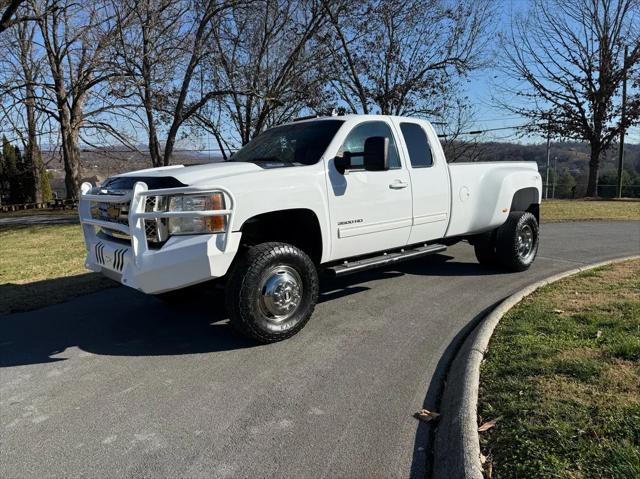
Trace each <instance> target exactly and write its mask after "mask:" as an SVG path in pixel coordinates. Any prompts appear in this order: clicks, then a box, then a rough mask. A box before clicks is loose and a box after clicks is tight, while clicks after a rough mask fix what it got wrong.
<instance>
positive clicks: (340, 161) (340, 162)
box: [333, 151, 351, 175]
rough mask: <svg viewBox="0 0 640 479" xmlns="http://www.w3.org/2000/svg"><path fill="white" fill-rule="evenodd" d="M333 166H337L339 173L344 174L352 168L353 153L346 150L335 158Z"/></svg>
mask: <svg viewBox="0 0 640 479" xmlns="http://www.w3.org/2000/svg"><path fill="white" fill-rule="evenodd" d="M333 166H335V167H336V170H338V173H340V174H341V175H344V172H345V171H347V170H348V169H349V168H351V155H350V154H349V152H348V151H345V152H344V153H343V154H342V156H336V157H335V158H334V159H333Z"/></svg>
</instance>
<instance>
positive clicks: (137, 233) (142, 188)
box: [78, 181, 235, 265]
mask: <svg viewBox="0 0 640 479" xmlns="http://www.w3.org/2000/svg"><path fill="white" fill-rule="evenodd" d="M92 189H93V186H92V185H91V183H83V184H82V186H81V187H80V191H81V193H82V194H81V196H80V204H79V207H78V210H79V214H80V223H81V224H82V227H83V230H84V234H85V237H86V236H88V235H89V234H90V233H91V230H92V229H93V227H94V226H98V227H101V228H107V229H110V230H115V231H119V232H121V233H123V234H126V235H129V236H130V237H131V249H132V253H133V259H134V263H135V264H136V265H138V263H139V261H140V258H141V257H142V256H143V255H145V254H146V253H147V252H148V251H149V245H148V243H147V235H146V231H145V227H144V220H150V219H155V220H157V219H160V218H172V217H183V218H185V217H186V218H195V217H199V216H225V217H226V218H227V227H226V229H225V231H224V233H220V234H223V235H224V236H223V240H222V251H223V252H225V253H226V252H228V248H229V235H230V234H231V232H232V231H233V217H234V210H235V198H234V197H233V194H232V193H231V192H230V191H229V190H228V189H226V188H223V187H222V186H213V187H206V188H199V187H191V186H187V187H180V188H162V189H156V190H150V189H148V186H147V184H146V183H144V182H142V181H138V182H137V183H136V184H135V185H134V186H133V190H131V191H130V192H129V193H127V194H125V195H108V194H106V195H96V194H91V193H90V192H91V190H92ZM206 193H222V194H223V195H224V196H225V204H226V205H228V207H227V209H224V210H205V211H145V206H146V198H147V197H148V196H174V195H187V194H206ZM92 202H97V203H126V202H129V204H130V206H129V214H128V224H121V223H115V222H110V221H104V220H99V219H96V218H93V217H92V215H91V203H92Z"/></svg>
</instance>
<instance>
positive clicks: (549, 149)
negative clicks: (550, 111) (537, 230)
mask: <svg viewBox="0 0 640 479" xmlns="http://www.w3.org/2000/svg"><path fill="white" fill-rule="evenodd" d="M550 160H551V119H549V124H548V126H547V175H546V178H545V180H544V184H545V188H544V199H545V200H548V199H549V162H550Z"/></svg>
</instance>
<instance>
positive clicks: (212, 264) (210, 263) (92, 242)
mask: <svg viewBox="0 0 640 479" xmlns="http://www.w3.org/2000/svg"><path fill="white" fill-rule="evenodd" d="M90 190H91V185H90V184H84V185H83V187H82V196H81V200H80V205H79V213H80V222H81V224H82V229H83V233H84V239H85V244H86V247H87V258H86V261H85V266H86V267H87V268H88V269H90V270H92V271H95V272H99V273H102V274H104V275H105V276H107V277H109V278H112V279H114V280H116V281H119V282H120V283H122V284H124V285H126V286H130V287H132V288H135V289H138V290H140V291H143V292H145V293H150V294H157V293H163V292H166V291H171V290H175V289H180V288H183V287H186V286H190V285H192V284H196V283H200V282H203V281H207V280H209V279H212V278H218V277H220V276H223V275H224V274H226V272H227V270H228V269H229V266H230V265H231V262H232V261H233V258H234V256H235V253H236V252H237V250H238V247H239V244H240V238H241V235H242V233H240V232H236V233H232V232H231V231H233V230H232V227H233V206H234V199H233V196H232V195H231V193H230V192H228V191H227V190H226V189H224V188H208V189H206V190H204V189H195V188H167V189H163V190H148V189H147V187H146V185H145V184H144V183H142V182H139V183H136V185H135V186H134V189H133V191H132V192H131V194H130V201H131V203H130V208H129V221H128V224H127V225H122V224H114V223H110V222H105V221H102V220H97V219H95V218H93V217H92V215H91V203H92V202H100V203H103V202H106V203H109V202H111V203H116V202H122V201H123V197H122V196H109V195H92V194H90V193H89V192H90ZM209 191H222V192H223V193H224V194H225V195H226V196H227V201H228V203H227V204H229V205H230V208H229V209H228V210H217V211H206V212H180V213H179V214H183V215H194V214H195V215H226V216H227V218H228V222H227V232H225V233H218V234H200V235H187V236H173V237H171V238H169V240H168V241H167V242H166V243H165V244H164V245H163V246H162V247H161V248H160V249H149V247H148V244H147V237H146V234H145V229H144V219H148V218H162V217H166V216H167V213H166V212H151V213H150V212H145V210H144V205H145V198H146V197H147V196H150V195H170V194H180V193H200V192H209ZM127 199H128V198H127ZM170 214H171V215H174V216H175V215H176V213H175V212H172V213H170ZM101 227H105V228H109V229H117V230H118V231H120V232H122V233H123V234H126V235H129V236H130V238H131V239H130V241H121V240H114V239H112V238H111V237H110V236H107V235H105V234H103V233H101V232H100V231H99V230H98V228H101Z"/></svg>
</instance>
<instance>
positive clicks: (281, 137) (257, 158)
mask: <svg viewBox="0 0 640 479" xmlns="http://www.w3.org/2000/svg"><path fill="white" fill-rule="evenodd" d="M342 123H344V121H343V120H320V121H305V122H303V123H293V124H290V125H282V126H277V127H275V128H271V129H269V130H266V131H265V132H263V133H261V134H260V135H258V136H257V137H255V138H254V139H253V140H251V141H250V142H249V143H247V144H246V145H245V146H243V147H242V148H241V149H240V150H239V151H238V152H237V153H236V154H235V155H233V156H232V157H231V158H230V159H229V161H243V162H251V163H258V164H259V165H260V166H263V167H265V168H277V167H281V166H301V165H313V164H315V163H317V162H318V160H320V157H321V156H322V154H323V153H324V152H325V150H326V149H327V146H329V143H330V142H331V139H332V138H333V135H335V134H336V132H337V131H338V129H339V128H340V126H341V125H342Z"/></svg>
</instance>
